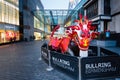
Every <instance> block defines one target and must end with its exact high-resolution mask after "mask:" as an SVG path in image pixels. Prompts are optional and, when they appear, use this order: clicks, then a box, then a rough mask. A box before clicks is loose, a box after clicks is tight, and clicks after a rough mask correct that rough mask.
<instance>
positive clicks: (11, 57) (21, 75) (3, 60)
mask: <svg viewBox="0 0 120 80" xmlns="http://www.w3.org/2000/svg"><path fill="white" fill-rule="evenodd" d="M42 43H43V41H32V42H20V43H13V44H8V45H3V46H0V80H74V79H72V78H71V77H69V76H67V75H66V74H64V73H62V72H60V71H58V70H56V69H54V70H53V71H50V72H48V71H46V68H47V67H48V66H47V64H46V63H45V62H44V61H42V60H41V61H39V60H38V59H39V57H40V46H41V45H42ZM105 80H106V79H105ZM109 80H113V79H109Z"/></svg>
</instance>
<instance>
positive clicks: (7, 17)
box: [0, 0, 20, 44]
mask: <svg viewBox="0 0 120 80" xmlns="http://www.w3.org/2000/svg"><path fill="white" fill-rule="evenodd" d="M18 3H19V2H18V0H0V44H1V43H8V42H11V41H18V40H19V36H20V35H19V8H18V6H19V4H18Z"/></svg>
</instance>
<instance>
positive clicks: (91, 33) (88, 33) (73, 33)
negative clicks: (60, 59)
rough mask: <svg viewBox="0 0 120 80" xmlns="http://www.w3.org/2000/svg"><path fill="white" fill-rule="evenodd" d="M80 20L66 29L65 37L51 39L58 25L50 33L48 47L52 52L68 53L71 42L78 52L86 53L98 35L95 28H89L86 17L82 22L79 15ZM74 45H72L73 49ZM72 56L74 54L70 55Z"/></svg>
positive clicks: (89, 22)
mask: <svg viewBox="0 0 120 80" xmlns="http://www.w3.org/2000/svg"><path fill="white" fill-rule="evenodd" d="M79 17H80V20H75V23H77V24H76V25H72V26H68V27H67V29H66V32H65V33H66V34H67V37H62V38H58V37H53V35H54V32H55V31H56V30H57V29H59V27H60V25H58V26H56V27H55V29H54V30H53V31H52V34H51V36H50V41H49V46H50V47H51V48H52V50H55V51H60V52H61V53H66V52H68V53H69V52H70V51H71V49H70V48H69V46H70V44H71V42H73V43H74V44H75V45H76V46H77V47H78V49H79V50H81V51H88V48H89V45H90V41H91V40H92V39H94V38H96V36H97V35H98V34H99V33H98V32H96V31H95V29H96V28H95V27H93V26H91V21H89V20H88V19H87V18H86V17H84V21H83V20H82V16H81V15H80V16H79ZM75 45H72V46H73V47H74V46H75ZM72 55H74V53H73V54H72Z"/></svg>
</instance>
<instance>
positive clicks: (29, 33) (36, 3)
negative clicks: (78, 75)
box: [20, 0, 43, 41]
mask: <svg viewBox="0 0 120 80" xmlns="http://www.w3.org/2000/svg"><path fill="white" fill-rule="evenodd" d="M21 1H22V2H21ZM20 2H21V7H22V8H21V7H20V8H21V10H20V11H21V13H22V18H21V20H20V21H21V22H20V23H21V25H23V27H22V28H23V29H22V30H23V31H21V32H22V34H23V36H22V37H23V40H27V41H30V40H31V37H34V27H35V26H34V17H35V16H34V14H33V12H34V11H36V10H40V9H42V8H43V6H42V3H41V1H40V0H20Z"/></svg>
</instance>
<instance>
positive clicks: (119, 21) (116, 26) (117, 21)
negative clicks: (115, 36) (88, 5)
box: [109, 0, 120, 33]
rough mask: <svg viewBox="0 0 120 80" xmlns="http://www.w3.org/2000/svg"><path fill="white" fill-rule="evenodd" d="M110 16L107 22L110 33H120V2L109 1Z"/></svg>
mask: <svg viewBox="0 0 120 80" xmlns="http://www.w3.org/2000/svg"><path fill="white" fill-rule="evenodd" d="M110 5H111V16H112V20H111V22H109V27H110V31H115V32H116V33H120V0H111V2H110Z"/></svg>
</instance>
